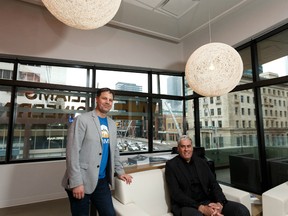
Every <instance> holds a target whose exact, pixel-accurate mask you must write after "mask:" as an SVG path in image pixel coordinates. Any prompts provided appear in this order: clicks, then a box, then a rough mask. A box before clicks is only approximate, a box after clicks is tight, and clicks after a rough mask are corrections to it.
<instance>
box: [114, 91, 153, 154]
mask: <svg viewBox="0 0 288 216" xmlns="http://www.w3.org/2000/svg"><path fill="white" fill-rule="evenodd" d="M147 104H148V103H147V98H143V97H131V96H117V95H116V96H115V99H114V106H113V109H111V111H110V112H109V116H111V117H112V118H113V120H114V121H115V122H116V125H117V135H118V136H117V137H118V140H117V145H118V148H119V151H120V153H121V152H124V153H127V152H147V151H148V134H147V132H148V128H147V127H148V126H147V119H148V117H147V116H148V114H147V113H148V107H147Z"/></svg>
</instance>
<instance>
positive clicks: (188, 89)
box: [184, 77, 193, 96]
mask: <svg viewBox="0 0 288 216" xmlns="http://www.w3.org/2000/svg"><path fill="white" fill-rule="evenodd" d="M184 81H185V95H186V96H187V95H193V90H192V88H191V87H190V86H189V84H188V82H187V80H186V77H185V80H184Z"/></svg>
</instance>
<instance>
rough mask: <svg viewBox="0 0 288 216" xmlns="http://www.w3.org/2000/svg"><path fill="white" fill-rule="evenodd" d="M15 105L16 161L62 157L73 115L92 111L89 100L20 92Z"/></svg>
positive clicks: (72, 95)
mask: <svg viewBox="0 0 288 216" xmlns="http://www.w3.org/2000/svg"><path fill="white" fill-rule="evenodd" d="M16 103H17V105H16V123H15V125H14V134H13V148H17V149H19V152H18V155H17V157H16V159H33V158H53V157H65V148H66V134H67V128H68V126H69V124H70V123H71V122H72V121H73V118H74V117H75V115H78V114H80V113H83V112H86V110H90V109H91V107H89V104H91V96H90V95H89V94H87V93H75V92H74V93H72V92H63V91H61V92H60V91H51V90H37V89H28V88H20V89H19V90H18V91H17V99H16Z"/></svg>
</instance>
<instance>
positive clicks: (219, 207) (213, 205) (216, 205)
mask: <svg viewBox="0 0 288 216" xmlns="http://www.w3.org/2000/svg"><path fill="white" fill-rule="evenodd" d="M208 206H209V207H211V208H213V209H214V210H215V212H217V214H215V215H219V216H220V215H222V214H221V213H222V209H223V206H222V204H221V203H219V202H217V203H209V205H208Z"/></svg>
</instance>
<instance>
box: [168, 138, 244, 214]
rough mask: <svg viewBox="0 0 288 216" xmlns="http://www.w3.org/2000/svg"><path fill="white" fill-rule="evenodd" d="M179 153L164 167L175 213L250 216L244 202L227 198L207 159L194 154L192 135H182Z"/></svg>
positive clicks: (179, 142)
mask: <svg viewBox="0 0 288 216" xmlns="http://www.w3.org/2000/svg"><path fill="white" fill-rule="evenodd" d="M178 152H179V155H177V156H176V157H174V158H173V159H171V160H169V161H167V162H166V168H165V177H166V182H167V185H168V189H169V193H170V198H171V208H172V209H171V211H172V213H173V214H174V215H175V216H192V215H193V216H203V215H205V216H223V215H225V216H250V213H249V210H248V209H247V208H246V207H245V206H244V205H242V204H240V203H237V202H233V201H228V200H227V199H226V198H225V195H224V194H223V192H222V189H221V187H220V186H219V184H218V183H217V181H216V179H215V177H214V175H213V173H212V172H211V170H210V168H209V166H208V164H207V162H206V161H204V160H203V159H201V158H199V157H197V156H196V155H195V156H193V145H192V140H191V138H189V137H188V136H186V135H183V136H181V137H180V139H179V141H178Z"/></svg>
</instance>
